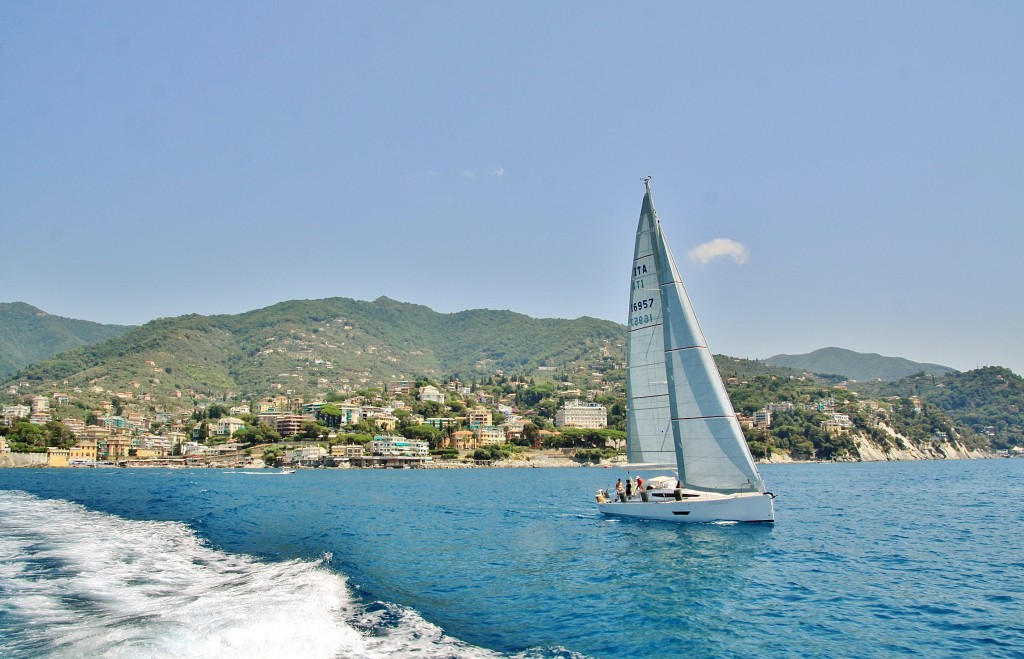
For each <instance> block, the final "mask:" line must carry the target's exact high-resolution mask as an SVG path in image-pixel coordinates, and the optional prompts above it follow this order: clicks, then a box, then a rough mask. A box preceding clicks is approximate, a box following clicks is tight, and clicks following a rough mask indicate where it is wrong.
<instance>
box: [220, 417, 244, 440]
mask: <svg viewBox="0 0 1024 659" xmlns="http://www.w3.org/2000/svg"><path fill="white" fill-rule="evenodd" d="M244 427H245V421H242V420H241V419H236V418H235V417H233V416H225V417H221V418H219V419H217V423H216V425H215V426H214V428H213V434H215V435H218V436H220V437H230V436H231V435H234V434H235V432H236V431H238V430H241V429H242V428H244Z"/></svg>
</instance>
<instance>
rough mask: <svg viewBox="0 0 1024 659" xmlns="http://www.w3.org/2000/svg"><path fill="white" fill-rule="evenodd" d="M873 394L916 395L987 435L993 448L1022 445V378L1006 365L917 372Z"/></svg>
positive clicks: (1023, 434) (1023, 403) (978, 432)
mask: <svg viewBox="0 0 1024 659" xmlns="http://www.w3.org/2000/svg"><path fill="white" fill-rule="evenodd" d="M877 393H879V394H882V395H888V394H892V395H902V396H911V395H916V396H919V397H920V398H921V399H922V400H924V401H926V402H928V403H929V404H931V405H934V406H936V407H938V408H941V409H942V410H944V411H945V412H946V413H947V414H949V416H950V418H951V419H953V420H954V421H956V422H958V423H960V424H962V425H963V426H965V427H966V428H969V429H970V431H972V432H974V433H976V434H978V435H982V436H984V437H986V438H988V440H989V442H990V443H991V445H992V447H993V448H996V449H1008V448H1011V447H1013V446H1024V412H1022V410H1024V378H1021V377H1020V376H1019V375H1017V374H1016V373H1014V372H1013V371H1011V370H1010V369H1008V368H1002V367H999V366H987V367H985V368H979V369H975V370H973V371H965V372H963V373H950V374H948V375H946V376H945V377H941V378H938V377H933V376H930V375H927V374H917V375H914V376H912V377H909V378H905V379H903V380H900V381H899V382H893V383H888V384H886V385H884V386H883V387H881V388H879V389H878V390H877Z"/></svg>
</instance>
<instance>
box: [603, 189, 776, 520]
mask: <svg viewBox="0 0 1024 659" xmlns="http://www.w3.org/2000/svg"><path fill="white" fill-rule="evenodd" d="M644 185H645V186H646V192H645V194H644V200H643V205H642V206H641V208H640V222H639V224H638V226H637V230H636V245H635V247H634V250H633V265H632V273H631V275H630V284H631V290H630V298H629V322H628V323H627V325H628V327H627V340H626V369H627V370H626V373H627V374H626V403H627V413H626V417H627V427H626V457H627V460H628V462H629V466H630V467H631V468H638V467H643V468H645V469H650V470H667V471H671V472H675V476H674V477H671V476H668V477H666V476H661V477H657V478H652V479H650V480H649V481H648V484H650V489H648V485H647V484H645V485H644V486H643V489H642V490H641V491H640V492H637V493H634V494H633V496H632V497H628V498H627V497H618V496H617V495H616V494H615V493H614V492H613V493H611V494H610V495H609V493H607V492H605V491H603V490H599V491H598V494H597V502H598V503H597V506H598V509H599V510H600V511H601V512H602V513H604V514H606V515H616V516H622V517H636V518H642V519H658V520H670V521H676V522H715V521H735V522H774V521H775V504H774V498H775V495H774V494H772V493H771V492H768V491H766V489H765V486H764V482H763V481H762V480H761V476H760V474H759V473H758V471H757V467H756V466H755V464H754V458H753V456H751V454H750V449H749V448H748V447H747V442H746V439H745V438H744V437H743V431H742V430H741V428H740V424H739V420H738V419H737V417H736V413H735V412H734V411H733V407H732V402H731V401H730V400H729V396H728V394H727V393H726V391H725V385H724V383H723V382H722V376H721V374H720V373H719V372H718V367H717V366H716V365H715V361H714V358H713V357H712V355H711V351H710V350H709V349H708V347H707V342H706V341H705V340H704V334H703V333H702V332H701V329H700V326H699V325H698V324H697V317H696V316H695V315H694V312H693V307H692V306H691V305H690V300H689V298H688V297H687V295H686V289H685V288H684V287H683V282H682V280H681V279H680V277H679V270H678V268H677V267H676V263H675V259H674V258H673V257H672V252H671V250H670V249H669V246H668V243H667V242H666V241H665V236H664V234H663V233H662V229H661V223H660V222H659V220H658V215H657V213H656V212H655V211H654V200H653V197H652V195H651V180H650V177H648V178H645V179H644ZM623 499H624V500H623Z"/></svg>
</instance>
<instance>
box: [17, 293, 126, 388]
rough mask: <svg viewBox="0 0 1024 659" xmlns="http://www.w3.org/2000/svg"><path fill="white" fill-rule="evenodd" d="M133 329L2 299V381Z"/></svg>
mask: <svg viewBox="0 0 1024 659" xmlns="http://www.w3.org/2000/svg"><path fill="white" fill-rule="evenodd" d="M129 329H131V328H130V327H126V326H124V325H101V324H100V323H93V322H89V321H87V320H74V319H72V318H62V317H61V316H51V315H50V314H48V313H46V312H45V311H42V310H40V309H37V308H35V307H33V306H32V305H30V304H25V303H24V302H0V380H6V379H7V378H9V377H10V376H12V375H14V373H15V372H17V371H18V369H20V368H24V367H26V366H28V365H30V364H34V363H36V362H39V361H42V360H44V359H46V358H47V357H50V356H52V355H56V354H59V353H62V352H64V351H65V350H71V349H72V348H77V347H79V346H84V345H89V344H93V343H99V342H100V341H105V340H106V339H109V338H111V337H115V336H119V335H121V334H124V333H125V332H127V331H128V330H129Z"/></svg>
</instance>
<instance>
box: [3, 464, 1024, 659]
mask: <svg viewBox="0 0 1024 659" xmlns="http://www.w3.org/2000/svg"><path fill="white" fill-rule="evenodd" d="M761 471H762V475H763V476H764V477H765V480H766V481H767V483H768V484H769V486H770V489H772V490H773V491H775V492H776V493H777V494H778V498H777V499H776V502H775V503H776V515H777V522H776V523H775V524H671V523H666V522H644V521H631V520H620V519H611V518H605V517H602V516H601V515H599V514H598V513H597V512H596V509H595V506H594V498H593V493H594V491H595V490H596V489H597V488H599V487H609V486H610V485H612V484H613V483H614V482H615V479H616V478H618V477H621V476H625V472H624V471H621V470H618V469H599V468H586V469H584V468H576V469H572V468H568V469H471V470H450V471H449V470H405V471H383V470H363V471H361V470H300V471H299V472H297V473H295V474H292V475H277V474H273V473H259V474H245V473H240V472H239V471H237V470H235V471H231V472H222V471H219V470H213V469H195V470H162V469H133V470H129V469H95V470H86V469H65V470H44V469H5V470H0V656H3V657H41V656H45V657H49V656H66V657H82V656H89V657H97V656H100V657H303V658H307V657H390V656H403V657H404V656H415V657H633V658H638V657H894V656H920V657H961V656H975V657H1022V656H1024V460H1014V459H1004V460H976V461H947V462H902V463H873V464H872V463H866V464H794V465H768V466H764V467H762V469H761ZM631 475H635V472H634V473H633V474H631ZM641 475H644V474H641Z"/></svg>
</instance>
